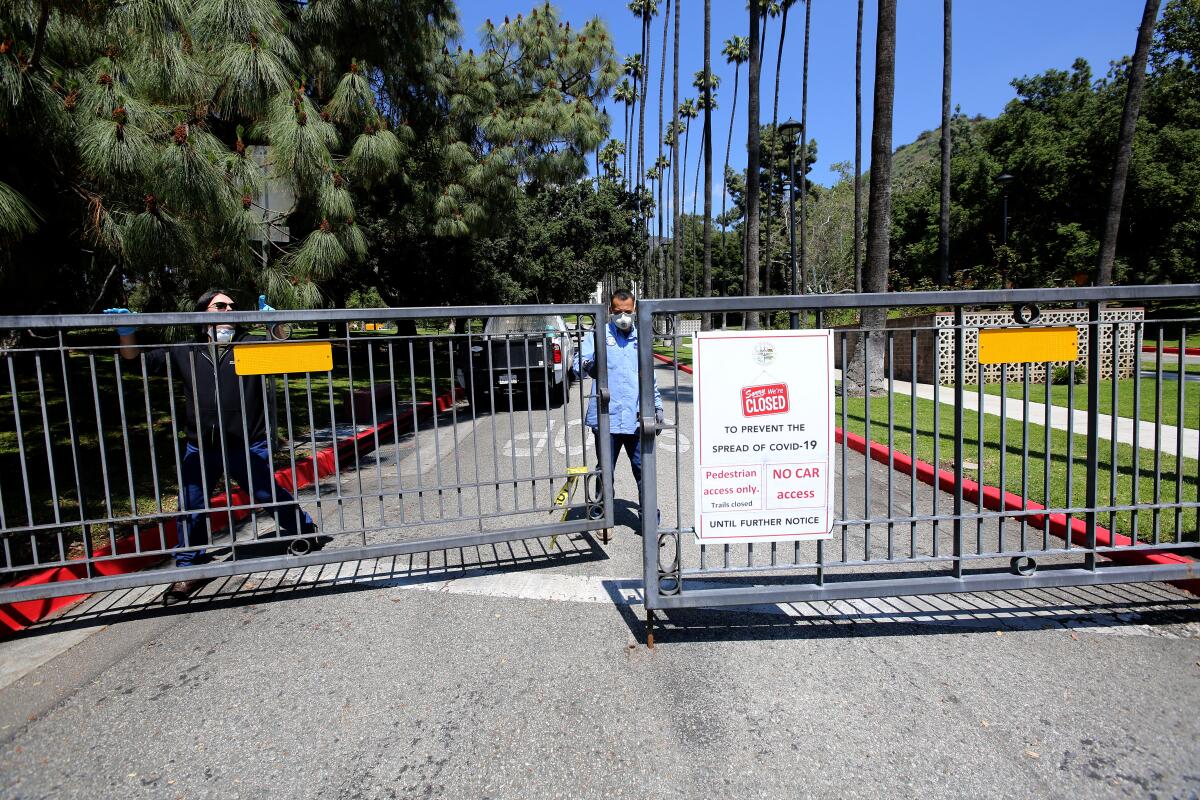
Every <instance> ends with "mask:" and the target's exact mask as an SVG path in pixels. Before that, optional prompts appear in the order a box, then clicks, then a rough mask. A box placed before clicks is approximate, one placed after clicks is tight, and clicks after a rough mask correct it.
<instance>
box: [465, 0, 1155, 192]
mask: <svg viewBox="0 0 1200 800" xmlns="http://www.w3.org/2000/svg"><path fill="white" fill-rule="evenodd" d="M533 5H534V3H533V2H532V0H524V2H521V1H520V0H459V3H458V7H459V18H460V20H461V22H462V26H463V29H464V32H465V35H464V42H463V44H464V46H469V45H473V44H474V43H475V40H476V32H477V31H478V29H479V27H480V26H481V25H482V24H483V21H484V19H485V18H487V17H491V18H492V19H494V20H499V19H501V18H503V17H504V15H505V14H508V15H512V16H515V15H516V14H517V13H526V12H527V11H528V10H529V8H531V7H532V6H533ZM555 5H556V7H557V8H558V9H559V11H560V13H561V15H562V17H563V19H567V20H571V22H572V23H573V24H578V23H580V22H582V21H584V20H586V19H588V18H590V17H593V16H597V15H599V16H600V17H602V18H603V19H604V21H605V22H606V23H607V24H608V27H609V30H610V31H611V33H612V35H613V38H614V41H615V42H616V47H617V50H618V53H619V54H620V55H621V56H624V55H625V54H628V53H634V52H637V51H638V49H639V42H640V26H639V23H638V21H637V20H636V19H635V18H634V17H633V15H632V14H631V13H629V11H627V10H626V7H625V6H626V4H625V2H624V0H590V1H589V0H559V1H558V2H556V3H555ZM745 8H746V2H745V0H712V48H713V70H714V72H717V73H718V74H720V76H721V89H720V90H719V91H718V96H717V102H718V105H719V106H720V108H719V109H718V110H717V111H716V112H715V113H714V122H713V125H714V127H713V151H714V170H713V174H714V179H715V180H716V181H717V183H718V186H717V187H716V189H717V191H716V192H714V196H715V197H717V198H719V196H720V195H719V190H720V172H721V164H722V161H723V159H724V153H725V139H726V135H727V133H728V130H729V112H730V105H731V100H732V91H733V66H732V65H730V64H726V63H725V62H724V59H723V58H722V57H721V56H720V50H721V47H722V44H723V42H724V41H725V40H726V39H728V38H729V37H730V36H733V35H743V36H746V35H748V34H749V21H748V14H747V12H746V11H745ZM1142 8H1143V4H1142V3H1141V2H1139V1H1138V0H1004V1H1003V2H993V1H991V0H958V2H957V3H955V4H954V40H953V45H954V80H953V86H952V102H953V103H955V104H957V105H960V106H961V107H962V111H963V112H964V113H966V114H969V115H975V114H983V115H985V116H989V117H990V116H995V115H996V114H998V113H999V112H1000V111H1001V110H1003V108H1004V105H1005V104H1006V103H1007V102H1008V101H1009V100H1011V99H1013V97H1014V94H1013V90H1012V87H1011V86H1010V85H1009V82H1010V81H1011V80H1012V79H1013V78H1014V77H1019V76H1022V75H1033V74H1036V73H1039V72H1042V71H1044V70H1046V69H1049V68H1051V67H1054V68H1058V69H1067V68H1069V67H1070V65H1071V63H1072V61H1074V59H1075V58H1077V57H1082V58H1085V59H1087V60H1088V61H1089V62H1090V63H1091V65H1092V71H1093V73H1094V74H1096V75H1103V74H1104V73H1105V72H1106V71H1107V70H1108V64H1109V62H1110V61H1112V60H1115V59H1118V58H1121V57H1122V56H1124V55H1126V54H1129V53H1131V52H1132V51H1133V45H1134V40H1135V39H1136V36H1137V26H1138V23H1139V22H1140V21H1141V13H1142ZM682 9H683V16H682V17H681V19H680V28H681V31H680V73H681V76H680V87H679V90H680V97H681V98H684V97H689V96H693V95H694V93H695V92H694V90H693V89H692V88H691V75H692V74H693V73H694V72H695V71H696V70H698V69H701V68H702V67H703V52H704V51H703V46H704V20H703V9H704V6H703V3H702V2H701V1H700V0H683V5H682ZM856 16H857V3H856V2H855V0H812V43H811V46H810V51H809V88H808V123H809V124H808V127H809V131H810V136H811V137H812V138H815V139H816V140H817V145H818V162H817V164H816V165H815V166H814V168H813V171H812V173H811V175H812V179H813V180H814V181H816V182H818V183H822V184H826V185H828V184H830V183H832V182H833V179H834V176H833V174H832V172H831V171H830V165H831V164H834V163H836V162H838V161H853V158H854V40H855V23H856ZM803 34H804V5H803V3H802V2H798V3H796V5H795V6H793V8H792V10H791V12H790V14H789V16H788V31H787V41H786V45H785V49H784V55H783V66H782V69H781V70H780V71H781V73H782V75H783V80H782V83H781V86H780V96H779V117H780V120H783V119H786V118H787V117H788V116H789V115H791V116H794V117H795V118H796V119H799V118H800V101H801V68H802V65H803V47H804V35H803ZM778 36H779V19H778V18H775V19H773V20H771V23H770V28H769V31H768V42H767V51H766V52H767V57H766V59H765V60H764V63H763V69H762V84H761V86H762V95H763V98H762V117H761V119H762V121H763V122H764V123H767V122H770V118H771V95H772V93H773V91H774V80H775V55H776V51H777V47H778V41H779V40H778ZM651 40H652V42H654V45H653V48H652V53H651V59H650V65H651V82H650V97H649V100H648V103H647V107H646V126H647V142H648V143H649V142H653V141H655V137H654V136H652V135H650V130H651V129H652V128H653V129H656V127H657V107H658V100H657V91H658V70H659V59H660V54H661V48H662V15H661V12H660V16H658V17H655V19H654V24H653V28H652V30H651ZM670 48H671V43H670V41H668V53H667V69H668V71H667V78H666V95H667V110H666V111H665V112H664V113H665V115H666V116H667V118H668V119H669V106H670V98H671V73H670V66H671V52H670ZM874 61H875V3H874V2H872V0H867V2H866V5H865V9H864V14H863V167H864V169H865V168H866V166H867V162H868V155H869V148H870V135H871V134H870V129H871V91H872V88H871V77H872V74H873V71H874ZM685 76H686V78H685ZM941 76H942V2H941V0H900V3H899V11H898V17H897V43H896V102H895V119H894V123H893V125H894V127H893V134H892V136H893V144H894V145H895V146H899V145H901V144H905V143H907V142H910V141H912V140H913V139H915V138H916V137H917V135H918V134H920V133H921V132H922V131H924V130H930V129H933V128H936V127H937V126H938V124H939V121H940V115H941V110H940V108H941V91H942V90H941V79H942V78H941ZM745 78H746V68H745V66H743V68H742V81H741V87H740V90H739V96H738V102H737V113H736V118H735V120H734V127H733V148H732V153H731V157H730V164H731V166H733V167H735V168H739V169H740V168H742V167H744V165H745V162H746V149H745V141H746V139H745V137H746V80H745ZM609 111H610V113H612V114H613V117H614V131H613V135H614V136H615V137H617V138H621V130H620V129H621V126H622V125H623V122H622V119H621V105H620V104H619V103H610V107H609ZM697 121H698V120H697ZM664 124H665V123H664ZM698 131H699V126H698V125H697V126H695V127H694V128H693V131H692V132H693V134H697V133H698ZM698 140H699V139H698V136H693V142H692V145H693V146H692V148H691V152H692V154H691V156H690V157H689V159H688V160H689V161H691V162H692V163H691V164H689V165H688V168H687V171H688V184H689V185H690V184H691V183H692V174H693V173H694V164H695V158H696V155H697V154H698V153H699V151H698V150H696V147H695V145H696V143H697V142H698ZM654 155H655V150H654V149H653V148H649V151H648V157H647V159H646V161H647V164H649V163H650V162H651V161H653V158H654ZM688 194H689V195H690V189H689V191H688ZM718 205H719V201H718Z"/></svg>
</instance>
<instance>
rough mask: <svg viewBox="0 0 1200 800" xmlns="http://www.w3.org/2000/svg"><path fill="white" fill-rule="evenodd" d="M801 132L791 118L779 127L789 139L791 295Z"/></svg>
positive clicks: (794, 317) (795, 322) (794, 322)
mask: <svg viewBox="0 0 1200 800" xmlns="http://www.w3.org/2000/svg"><path fill="white" fill-rule="evenodd" d="M800 130H801V125H800V123H799V122H797V121H796V120H794V119H792V118H790V117H789V118H788V119H787V121H786V122H782V123H780V125H779V133H780V135H782V136H786V137H787V139H786V141H787V148H788V227H789V228H790V230H791V251H792V252H791V257H792V280H791V285H790V286H789V287H788V291H789V292H790V293H791V294H796V284H797V283H798V282H799V281H798V273H799V270H798V267H797V262H796V135H797V134H798V133H800ZM791 326H792V330H796V329H797V328H799V327H800V315H799V314H797V313H796V312H795V311H793V312H792V313H791Z"/></svg>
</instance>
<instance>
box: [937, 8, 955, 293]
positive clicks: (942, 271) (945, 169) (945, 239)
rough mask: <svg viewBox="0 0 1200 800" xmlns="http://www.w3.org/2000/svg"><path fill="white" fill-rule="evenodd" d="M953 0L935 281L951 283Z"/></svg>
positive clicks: (946, 23) (945, 55) (945, 30)
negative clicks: (936, 277) (951, 46)
mask: <svg viewBox="0 0 1200 800" xmlns="http://www.w3.org/2000/svg"><path fill="white" fill-rule="evenodd" d="M953 4H954V0H945V4H944V5H945V11H944V12H943V14H942V191H941V205H940V207H939V208H938V283H939V284H940V285H942V286H946V285H948V284H949V283H950V77H951V76H950V70H951V67H952V65H953V64H952V58H953V57H952V54H951V48H950V37H951V22H950V14H951V10H952V9H951V6H953Z"/></svg>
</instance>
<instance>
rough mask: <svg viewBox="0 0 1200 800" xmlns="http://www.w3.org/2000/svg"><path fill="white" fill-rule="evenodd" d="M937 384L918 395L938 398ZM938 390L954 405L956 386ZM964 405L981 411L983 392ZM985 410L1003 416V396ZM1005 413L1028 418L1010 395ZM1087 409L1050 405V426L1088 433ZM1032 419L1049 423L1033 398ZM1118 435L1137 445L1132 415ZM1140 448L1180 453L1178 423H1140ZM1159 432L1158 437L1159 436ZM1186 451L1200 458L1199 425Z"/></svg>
mask: <svg viewBox="0 0 1200 800" xmlns="http://www.w3.org/2000/svg"><path fill="white" fill-rule="evenodd" d="M895 387H896V392H897V393H899V394H906V395H909V396H911V395H912V393H913V385H912V384H911V383H908V382H907V381H896V382H895ZM934 388H935V387H934V386H933V385H932V384H928V383H918V384H917V397H922V398H924V399H926V400H932V399H933V398H934ZM937 389H938V399H939V400H941V402H942V403H943V404H945V405H949V406H953V405H954V387H952V386H940V387H937ZM963 408H965V409H968V410H970V411H977V410H979V394H978V392H974V391H965V392H963ZM983 412H984V413H985V414H992V415H994V416H997V417H998V416H1000V397H999V395H991V394H985V395H984V396H983ZM1004 416H1006V417H1008V418H1009V419H1015V420H1017V421H1018V422H1019V421H1021V420H1022V419H1024V408H1023V407H1022V403H1021V401H1020V400H1016V399H1013V398H1011V397H1010V398H1008V402H1007V404H1006V406H1005V408H1004ZM1087 418H1088V415H1087V409H1086V408H1083V409H1080V408H1076V409H1075V411H1074V413H1072V412H1071V411H1070V410H1069V409H1066V408H1064V407H1062V406H1053V405H1052V406H1050V427H1052V428H1057V429H1058V430H1060V431H1065V430H1070V431H1072V432H1073V433H1077V434H1081V435H1083V434H1086V433H1087ZM1029 421H1030V422H1031V423H1032V424H1034V425H1045V424H1046V406H1045V404H1043V403H1035V402H1033V401H1032V400H1031V401H1030V402H1029ZM1099 422H1100V438H1101V439H1104V440H1105V441H1111V440H1112V438H1113V418H1112V417H1111V416H1110V415H1108V414H1101V415H1100V416H1099ZM1116 422H1117V435H1116V439H1117V441H1118V442H1120V443H1121V444H1128V445H1132V444H1133V426H1134V420H1132V419H1130V418H1129V417H1117V419H1116ZM1138 426H1139V430H1138V447H1139V448H1141V449H1145V450H1161V451H1162V452H1163V453H1167V454H1169V455H1177V454H1178V452H1179V446H1180V441H1179V438H1178V437H1179V431H1178V430H1177V429H1176V427H1175V426H1174V425H1160V424H1156V423H1154V422H1146V421H1142V422H1139V423H1138ZM1156 432H1157V434H1158V438H1156ZM1182 450H1183V454H1184V456H1185V457H1187V458H1197V457H1200V431H1197V430H1196V429H1195V428H1186V427H1185V428H1184V429H1183V442H1182Z"/></svg>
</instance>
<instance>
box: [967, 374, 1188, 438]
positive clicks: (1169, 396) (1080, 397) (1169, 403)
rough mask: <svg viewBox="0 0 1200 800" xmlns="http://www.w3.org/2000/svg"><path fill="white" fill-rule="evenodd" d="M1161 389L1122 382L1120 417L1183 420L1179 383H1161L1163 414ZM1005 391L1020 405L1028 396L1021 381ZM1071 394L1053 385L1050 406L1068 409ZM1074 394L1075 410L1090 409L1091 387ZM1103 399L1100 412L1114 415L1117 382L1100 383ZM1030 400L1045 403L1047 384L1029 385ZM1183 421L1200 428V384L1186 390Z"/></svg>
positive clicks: (992, 389) (992, 386) (992, 388)
mask: <svg viewBox="0 0 1200 800" xmlns="http://www.w3.org/2000/svg"><path fill="white" fill-rule="evenodd" d="M1158 386H1159V384H1158V381H1157V380H1155V379H1154V378H1140V379H1138V380H1137V381H1136V384H1135V381H1134V379H1133V378H1126V379H1122V380H1118V381H1117V414H1118V416H1122V417H1128V418H1131V419H1134V418H1136V419H1141V420H1145V421H1147V422H1154V421H1155V420H1157V419H1161V420H1162V423H1163V424H1164V425H1175V424H1176V423H1177V421H1178V419H1179V381H1177V380H1172V379H1168V378H1166V377H1165V374H1164V378H1163V381H1162V384H1161V388H1162V399H1161V406H1160V407H1159V408H1160V411H1156V409H1155V401H1156V393H1157V389H1158ZM1003 389H1004V391H1005V393H1007V395H1008V397H1009V398H1010V400H1016V401H1017V402H1018V403H1019V402H1021V400H1022V398H1023V397H1024V391H1025V388H1024V384H1022V383H1021V382H1020V381H1017V382H1015V383H1014V382H1012V381H1010V382H1009V383H1007V384H1005V385H1004V387H1003ZM966 391H968V392H971V393H975V392H978V386H975V385H972V386H968V387H966ZM983 391H984V392H985V393H986V394H990V395H995V396H999V395H1000V394H1001V385H1000V384H998V383H989V384H986V385H985V386H984V389H983ZM1069 391H1070V387H1068V386H1067V385H1066V384H1053V385H1051V386H1050V404H1051V405H1056V406H1062V407H1063V408H1066V407H1067V395H1068V392H1069ZM1135 391H1138V392H1140V396H1139V397H1138V406H1137V408H1135V407H1134V392H1135ZM1074 395H1075V397H1074V408H1075V410H1077V411H1085V410H1087V407H1088V387H1087V384H1086V383H1084V384H1076V386H1075V391H1074ZM1099 398H1100V401H1099V407H1100V413H1101V414H1111V413H1112V408H1113V382H1112V380H1111V379H1108V380H1102V381H1100V395H1099ZM1029 400H1030V402H1032V403H1045V402H1046V385H1045V384H1035V383H1031V384H1030V385H1029ZM1183 418H1184V423H1183V424H1184V427H1187V428H1196V427H1200V383H1195V382H1193V383H1188V384H1187V385H1186V388H1185V389H1184V408H1183Z"/></svg>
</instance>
